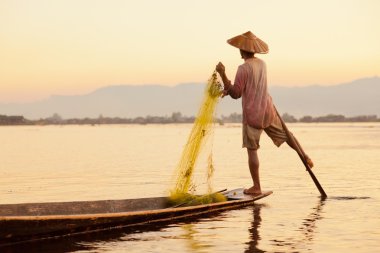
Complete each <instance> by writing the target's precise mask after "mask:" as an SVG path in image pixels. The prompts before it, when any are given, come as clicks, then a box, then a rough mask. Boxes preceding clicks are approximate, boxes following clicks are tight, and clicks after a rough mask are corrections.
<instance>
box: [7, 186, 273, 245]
mask: <svg viewBox="0 0 380 253" xmlns="http://www.w3.org/2000/svg"><path fill="white" fill-rule="evenodd" d="M271 193H272V192H266V193H264V194H262V195H259V196H255V197H249V196H248V197H245V198H243V199H234V200H228V201H225V202H219V203H212V204H205V205H197V206H187V207H166V198H164V197H159V198H142V199H126V200H106V201H82V202H59V203H58V202H57V203H35V204H13V205H0V228H1V229H0V245H9V244H14V243H20V242H26V241H36V240H43V239H48V238H56V237H60V236H70V235H75V234H83V233H90V232H97V231H101V230H109V229H116V228H119V229H120V228H128V227H137V226H142V225H150V224H160V223H169V222H174V221H178V220H180V219H186V218H190V217H196V216H202V215H205V214H210V213H214V212H220V211H224V210H228V209H235V208H239V207H244V206H247V205H252V204H253V203H254V202H255V201H256V200H258V199H261V198H264V197H266V196H268V195H270V194H271Z"/></svg>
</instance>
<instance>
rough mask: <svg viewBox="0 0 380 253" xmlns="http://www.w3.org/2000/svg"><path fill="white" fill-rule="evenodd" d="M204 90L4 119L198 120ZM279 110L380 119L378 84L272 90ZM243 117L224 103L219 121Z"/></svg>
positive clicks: (135, 89) (33, 108)
mask: <svg viewBox="0 0 380 253" xmlns="http://www.w3.org/2000/svg"><path fill="white" fill-rule="evenodd" d="M204 87H205V84H199V83H187V84H179V85H177V86H174V87H170V86H163V85H113V86H106V87H103V88H100V89H97V90H95V91H93V92H91V93H88V94H84V95H76V96H61V95H54V96H51V97H49V98H47V99H44V100H40V101H36V102H29V103H7V104H5V103H0V114H4V115H22V116H24V117H25V118H27V119H39V118H46V117H50V116H52V115H53V114H55V113H57V114H59V115H60V116H61V117H62V118H65V119H67V118H85V117H90V118H97V117H99V116H100V115H102V116H104V117H122V118H134V117H138V116H143V117H145V116H148V115H150V116H165V115H171V114H172V113H173V112H181V113H182V115H185V116H194V115H196V114H197V111H198V109H199V106H200V103H201V101H202V97H203V92H204ZM269 92H270V94H271V96H272V98H273V101H274V103H275V105H276V107H277V109H278V110H279V111H280V112H281V113H285V112H286V113H288V114H291V115H293V116H296V117H302V116H306V115H308V116H322V115H328V114H341V115H345V116H357V115H377V116H380V78H379V77H371V78H363V79H358V80H355V81H352V82H349V83H343V84H339V85H333V86H320V85H312V86H304V87H284V86H271V85H269ZM234 112H237V113H241V100H238V101H236V100H233V99H231V98H230V97H225V98H223V99H222V100H221V102H220V104H219V105H218V108H217V115H218V116H221V115H226V116H227V115H229V114H231V113H234Z"/></svg>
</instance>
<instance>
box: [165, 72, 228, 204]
mask: <svg viewBox="0 0 380 253" xmlns="http://www.w3.org/2000/svg"><path fill="white" fill-rule="evenodd" d="M220 94H221V84H220V82H219V81H218V79H217V75H216V72H215V71H214V72H213V74H212V75H211V77H210V79H209V80H208V82H207V85H206V88H205V91H204V95H203V100H202V103H201V106H200V108H199V111H198V114H197V117H196V119H195V122H194V124H193V128H192V130H191V132H190V135H189V137H188V140H187V143H186V145H185V147H184V149H183V151H182V156H181V158H180V161H179V163H178V165H177V168H176V170H175V185H174V188H173V189H172V190H171V191H170V197H169V203H170V205H197V204H207V203H212V202H220V201H225V200H226V199H225V197H224V195H222V194H220V193H211V192H212V185H211V179H212V176H213V174H214V170H215V168H214V166H213V162H212V152H210V154H209V157H208V165H207V174H206V176H207V186H208V187H207V188H208V193H207V194H205V195H201V196H199V195H194V194H192V193H194V192H195V186H194V184H193V182H192V178H193V173H194V169H195V165H196V162H197V159H198V156H199V154H200V152H201V151H202V148H203V147H204V146H205V145H206V142H207V141H208V140H210V139H211V138H212V136H213V127H214V118H215V109H216V106H217V104H218V102H219V98H220ZM190 192H191V193H190Z"/></svg>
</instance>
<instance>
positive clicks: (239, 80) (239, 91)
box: [228, 57, 276, 129]
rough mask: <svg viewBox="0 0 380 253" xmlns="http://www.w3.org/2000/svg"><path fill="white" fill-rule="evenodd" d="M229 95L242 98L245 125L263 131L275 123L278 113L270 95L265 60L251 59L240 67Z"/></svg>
mask: <svg viewBox="0 0 380 253" xmlns="http://www.w3.org/2000/svg"><path fill="white" fill-rule="evenodd" d="M228 94H229V95H230V96H231V97H232V98H234V99H238V98H240V97H242V106H243V124H248V125H249V126H252V127H254V128H257V129H263V128H266V127H268V126H269V125H270V124H271V123H272V122H273V120H274V117H275V115H276V111H275V110H274V107H273V103H272V97H271V96H270V95H269V94H268V88H267V71H266V64H265V62H264V61H263V60H261V59H259V58H256V57H255V58H250V59H247V60H246V61H245V62H244V64H242V65H240V66H239V68H238V70H237V72H236V77H235V82H234V85H232V86H230V88H229V89H228Z"/></svg>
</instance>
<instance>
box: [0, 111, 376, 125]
mask: <svg viewBox="0 0 380 253" xmlns="http://www.w3.org/2000/svg"><path fill="white" fill-rule="evenodd" d="M282 118H283V119H284V121H285V122H288V123H296V122H301V123H313V122H321V123H323V122H380V119H379V118H378V117H377V116H376V115H361V116H355V117H345V116H343V115H335V114H329V115H326V116H319V117H312V116H303V117H301V118H300V119H296V118H295V117H294V116H292V115H290V114H288V113H284V114H283V115H282ZM194 120H195V117H194V116H190V117H188V116H184V115H182V113H180V112H173V113H172V114H171V115H170V116H151V115H148V116H146V117H136V118H120V117H113V118H111V117H105V116H103V115H102V114H100V115H99V117H97V118H82V119H76V118H75V119H63V118H62V117H61V116H60V115H59V114H58V113H54V114H53V115H52V116H50V117H48V118H45V119H39V120H28V119H25V118H24V117H23V116H6V115H0V125H57V124H61V125H95V124H173V123H174V124H178V123H193V122H194ZM215 122H217V123H219V124H224V123H241V122H242V115H241V114H239V113H231V114H230V115H229V116H224V115H222V116H221V117H220V118H217V119H215Z"/></svg>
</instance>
